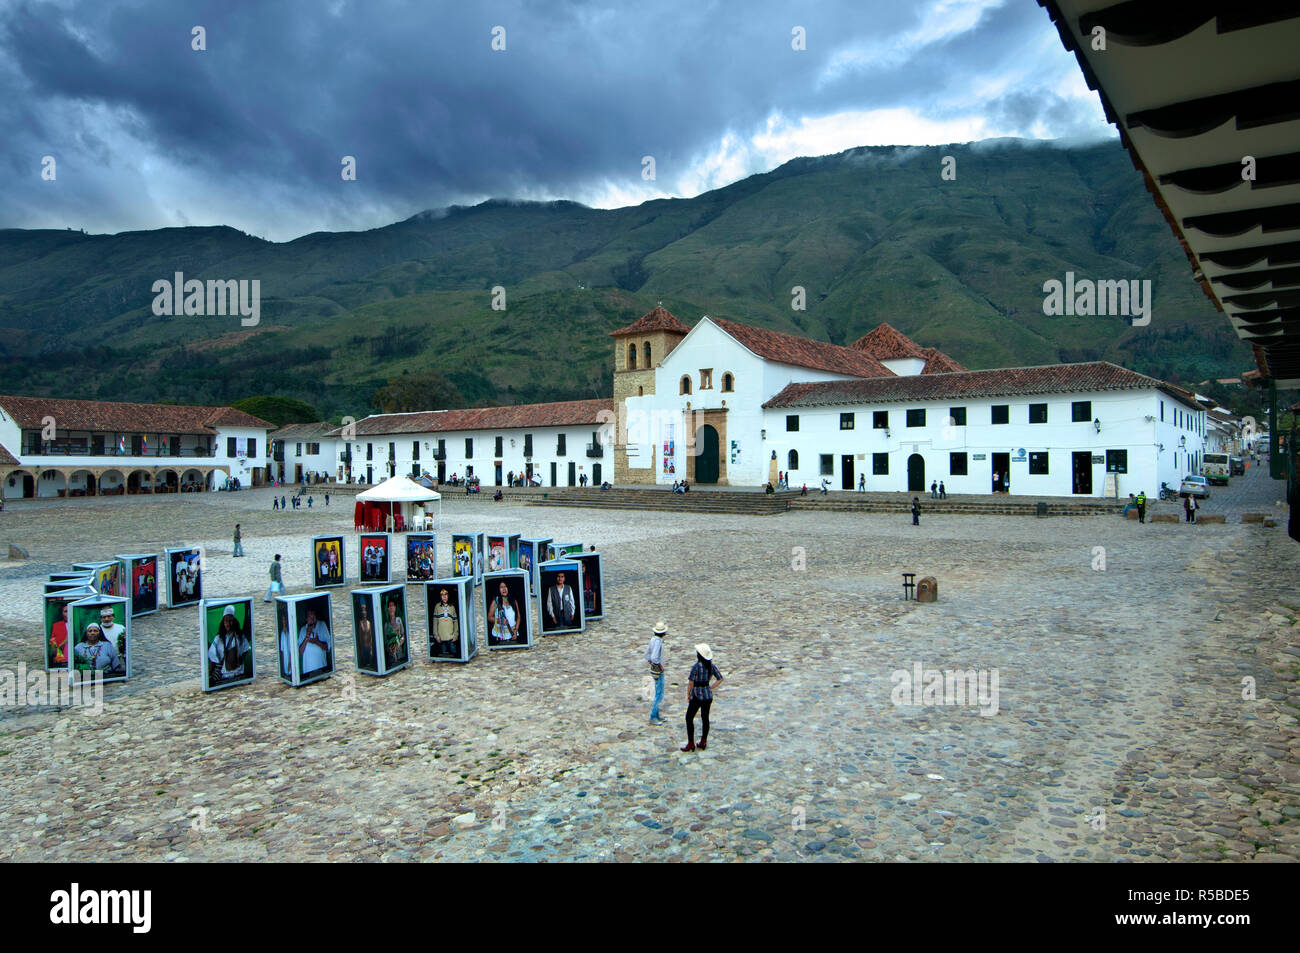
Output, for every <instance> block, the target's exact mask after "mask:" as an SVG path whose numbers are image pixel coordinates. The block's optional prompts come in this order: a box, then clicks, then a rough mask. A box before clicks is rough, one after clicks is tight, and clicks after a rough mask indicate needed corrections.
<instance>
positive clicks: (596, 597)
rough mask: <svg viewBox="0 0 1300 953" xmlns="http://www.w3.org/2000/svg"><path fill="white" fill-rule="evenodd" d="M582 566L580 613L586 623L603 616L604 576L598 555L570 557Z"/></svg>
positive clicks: (583, 554)
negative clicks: (584, 617)
mask: <svg viewBox="0 0 1300 953" xmlns="http://www.w3.org/2000/svg"><path fill="white" fill-rule="evenodd" d="M570 558H572V559H574V560H576V561H577V562H578V563H579V564H580V565H581V566H582V613H583V615H585V616H586V617H587V621H588V622H591V621H592V620H594V619H601V618H604V616H605V591H604V586H603V583H604V579H605V575H604V573H603V572H602V571H601V564H600V553H579V554H576V555H574V556H572V557H570Z"/></svg>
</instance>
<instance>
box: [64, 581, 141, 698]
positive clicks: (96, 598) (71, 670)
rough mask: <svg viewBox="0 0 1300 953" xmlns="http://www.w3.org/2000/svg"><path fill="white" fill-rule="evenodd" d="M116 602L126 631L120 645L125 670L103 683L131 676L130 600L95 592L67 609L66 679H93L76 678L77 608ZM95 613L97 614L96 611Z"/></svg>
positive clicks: (73, 680)
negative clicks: (122, 650) (120, 607)
mask: <svg viewBox="0 0 1300 953" xmlns="http://www.w3.org/2000/svg"><path fill="white" fill-rule="evenodd" d="M117 604H120V605H121V606H122V614H123V616H124V617H125V618H124V619H123V621H122V628H124V629H125V630H126V632H125V633H124V634H125V635H126V639H125V640H124V641H123V643H122V647H123V649H124V650H125V651H124V652H123V653H122V654H123V655H125V656H126V659H125V662H126V665H125V666H124V668H125V670H126V674H125V675H114V676H112V677H111V678H105V679H104V683H105V684H107V683H109V682H124V681H126V680H127V679H128V678H130V677H131V656H132V654H133V653H132V651H131V600H130V599H128V598H126V597H125V596H105V595H101V594H96V595H93V596H87V597H86V598H84V599H80V600H78V601H76V602H74V603H72V605H71V606H70V607H69V609H68V642H69V643H71V644H70V645H69V646H68V679H69V680H70V681H72V682H73V683H74V684H75V683H77V682H78V681H85V682H90V681H93V679H80V680H79V679H78V678H77V672H78V671H79V670H78V669H77V667H76V663H75V661H74V657H75V651H74V647H75V645H76V641H77V636H76V632H77V628H78V627H77V615H78V612H77V610H78V609H79V608H80V609H91V608H94V607H96V606H105V605H117ZM95 614H96V615H98V613H95ZM113 617H114V619H116V618H117V613H116V612H114V613H113ZM114 648H116V646H114Z"/></svg>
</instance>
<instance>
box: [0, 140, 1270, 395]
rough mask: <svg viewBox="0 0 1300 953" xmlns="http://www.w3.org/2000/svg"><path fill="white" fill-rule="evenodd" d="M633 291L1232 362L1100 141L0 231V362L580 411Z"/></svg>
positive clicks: (963, 334) (155, 390)
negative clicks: (235, 302) (947, 177)
mask: <svg viewBox="0 0 1300 953" xmlns="http://www.w3.org/2000/svg"><path fill="white" fill-rule="evenodd" d="M944 155H952V156H954V157H955V158H956V160H957V178H956V180H955V181H943V180H942V179H941V177H940V174H939V172H940V164H941V157H942V156H944ZM177 271H180V272H183V273H184V275H185V277H186V278H187V279H189V278H198V279H208V278H218V279H232V278H233V279H259V280H260V281H261V293H262V302H261V323H260V325H259V326H257V327H255V328H244V327H241V326H240V322H239V318H238V317H218V316H212V317H195V316H189V317H185V316H179V317H156V316H155V315H154V314H153V313H152V310H151V303H152V301H153V298H154V295H153V292H152V290H151V289H152V286H153V283H154V281H156V280H158V279H160V278H166V279H169V280H170V279H171V278H172V276H173V273H174V272H177ZM1066 271H1074V272H1075V273H1076V275H1078V276H1079V277H1081V278H1082V277H1089V278H1098V279H1103V278H1104V279H1121V278H1149V279H1151V280H1152V283H1153V289H1154V312H1153V318H1152V321H1151V324H1150V326H1148V327H1137V328H1135V327H1131V326H1130V325H1129V324H1128V322H1127V321H1126V320H1124V319H1122V318H1104V317H1094V318H1088V317H1068V318H1067V317H1048V316H1045V315H1044V314H1043V311H1042V302H1043V291H1042V285H1043V282H1044V281H1047V280H1048V279H1051V278H1057V279H1062V278H1063V277H1064V274H1065V272H1066ZM497 285H500V286H502V287H504V288H505V289H506V295H507V302H506V303H507V307H506V310H505V311H495V310H493V309H492V307H491V304H492V291H491V289H492V288H493V287H494V286H497ZM795 286H800V287H803V288H804V289H805V290H806V295H807V309H806V310H804V311H795V310H792V308H791V299H792V298H791V296H792V289H793V288H794V287H795ZM658 301H663V303H664V305H665V306H666V307H668V308H669V310H671V311H673V312H674V313H675V314H677V315H678V316H679V317H680V318H682V320H684V321H685V322H687V323H688V324H690V323H694V321H695V320H697V319H698V318H699V316H700V315H701V314H711V315H715V316H718V317H725V318H731V319H733V320H737V321H743V322H747V323H752V324H758V325H761V326H765V327H771V328H776V329H779V330H785V331H791V332H794V333H799V334H805V335H809V336H812V337H816V338H821V339H825V340H830V341H833V342H836V343H848V342H851V341H852V340H853V339H855V338H856V337H858V336H859V335H861V334H863V333H864V332H866V331H867V330H870V329H871V328H872V327H874V326H875V325H876V324H877V323H879V322H880V321H889V322H890V323H891V324H893V325H894V326H895V327H897V328H898V329H899V330H901V331H903V332H904V333H906V334H908V335H910V336H912V337H913V338H915V339H916V340H917V341H918V342H920V343H921V344H924V345H932V346H935V347H938V348H940V349H942V350H944V351H946V352H948V353H949V354H951V355H952V356H953V357H955V358H956V359H958V360H959V361H961V362H963V363H964V364H966V365H967V366H969V367H972V368H978V367H1000V366H1007V365H1016V364H1030V363H1049V362H1055V361H1078V360H1092V359H1099V358H1104V359H1107V360H1112V361H1115V362H1117V363H1120V364H1124V365H1126V366H1128V367H1132V368H1134V369H1136V370H1139V371H1144V372H1147V373H1151V374H1155V375H1157V376H1160V377H1164V378H1166V379H1170V380H1175V381H1179V380H1181V381H1189V382H1190V381H1198V380H1202V379H1204V378H1207V377H1223V376H1229V375H1235V374H1237V373H1239V372H1240V371H1241V370H1242V368H1243V367H1245V366H1247V365H1248V364H1249V362H1250V354H1249V351H1248V349H1247V348H1246V347H1245V346H1244V345H1243V344H1241V343H1240V342H1239V341H1238V340H1237V339H1236V336H1235V335H1234V334H1233V333H1232V332H1231V330H1230V329H1229V327H1228V323H1227V321H1226V320H1224V318H1223V317H1222V316H1221V315H1220V314H1218V313H1217V312H1216V311H1215V309H1214V308H1213V306H1212V305H1211V304H1210V302H1209V301H1208V299H1206V298H1205V297H1204V295H1202V293H1201V291H1200V289H1199V287H1198V286H1197V285H1196V284H1195V283H1194V282H1193V281H1192V279H1191V275H1190V269H1189V267H1188V263H1187V260H1186V258H1185V256H1184V255H1183V253H1182V251H1181V249H1180V248H1179V246H1178V243H1177V242H1176V241H1175V239H1174V238H1173V236H1172V234H1171V233H1170V231H1169V228H1168V227H1167V225H1166V224H1165V223H1164V221H1163V220H1162V219H1161V217H1160V214H1159V213H1158V211H1157V210H1156V208H1155V206H1154V204H1153V203H1152V202H1151V199H1150V196H1149V195H1148V194H1147V192H1146V190H1145V189H1144V187H1143V184H1142V179H1141V176H1140V175H1139V174H1138V173H1137V172H1135V171H1134V169H1133V167H1132V164H1131V163H1130V161H1129V159H1128V156H1127V155H1126V154H1125V153H1124V151H1123V150H1122V149H1121V148H1120V146H1119V145H1118V144H1113V143H1108V144H1101V145H1096V146H1091V147H1086V148H1069V149H1067V148H1061V147H1057V146H1051V145H1024V144H1017V143H996V142H994V143H977V144H972V145H963V146H946V147H941V148H915V149H913V148H906V149H894V148H892V147H881V148H863V149H855V150H850V151H849V152H845V153H841V154H839V155H835V156H826V157H821V158H811V159H796V160H794V161H792V162H789V163H786V164H785V165H783V166H781V167H780V168H778V169H775V170H774V171H772V172H770V173H767V174H764V175H756V176H751V177H750V178H747V179H744V180H742V181H740V182H737V183H735V184H733V185H731V186H728V187H726V188H723V189H719V190H716V191H713V192H709V193H706V194H704V195H701V196H698V197H696V198H693V199H681V200H663V201H654V202H647V203H645V204H643V205H640V206H636V207H633V208H623V209H615V210H610V211H605V210H597V209H589V208H586V207H584V206H581V205H577V204H574V203H570V202H554V203H518V202H510V201H504V200H502V201H492V202H487V203H484V204H483V205H479V206H475V207H473V208H460V207H453V208H451V209H445V210H439V211H436V212H424V213H420V214H418V215H415V216H413V217H412V218H410V219H407V220H406V221H403V222H398V223H395V224H393V225H390V226H387V227H385V228H379V229H373V230H370V231H364V232H341V233H317V234H312V235H306V236H304V237H302V238H299V239H297V240H295V241H292V242H286V243H280V244H276V243H271V242H265V241H262V240H260V239H256V238H253V237H250V236H248V235H245V234H243V233H241V232H238V231H236V230H234V229H230V228H224V227H218V228H172V229H159V230H156V231H150V232H131V233H123V234H119V235H85V234H82V233H80V232H72V231H67V232H57V231H27V230H16V229H10V230H0V328H3V333H2V335H0V366H2V367H3V373H4V377H5V381H6V384H5V386H6V388H7V389H8V390H9V391H11V392H15V393H24V394H50V395H59V396H65V397H87V398H99V399H121V400H171V401H186V402H196V403H226V402H231V401H235V400H238V399H240V398H243V397H248V396H251V395H255V394H257V395H261V394H267V395H271V394H273V395H279V396H283V397H291V398H295V399H298V400H302V401H305V402H307V403H308V404H311V405H312V406H314V407H316V408H317V409H318V410H319V411H320V413H321V414H322V415H324V416H327V417H336V416H338V415H340V414H346V413H352V414H358V413H359V412H367V411H368V410H369V409H370V408H371V398H372V396H373V395H374V393H375V392H376V391H377V390H378V389H379V388H380V387H382V386H383V385H384V384H385V383H386V382H387V381H388V380H389V379H391V378H393V377H397V376H400V375H401V374H403V373H404V372H410V373H417V372H427V371H437V372H439V373H441V374H443V375H444V376H446V377H447V378H448V379H449V380H451V381H452V382H453V383H454V384H455V386H456V388H457V389H458V390H459V391H460V392H461V394H463V395H464V398H465V401H466V402H467V403H516V402H520V401H534V400H558V399H565V398H580V397H592V396H598V395H601V394H607V393H609V392H610V390H611V380H610V378H611V370H610V362H611V358H612V353H613V348H612V342H611V341H610V339H609V337H608V332H609V331H611V330H613V329H614V328H617V327H619V326H621V325H623V324H627V323H630V322H631V321H633V320H635V319H636V318H637V317H639V316H640V315H641V314H643V313H644V312H645V311H647V310H649V309H650V308H651V307H653V306H654V305H655V304H656V303H657V302H658Z"/></svg>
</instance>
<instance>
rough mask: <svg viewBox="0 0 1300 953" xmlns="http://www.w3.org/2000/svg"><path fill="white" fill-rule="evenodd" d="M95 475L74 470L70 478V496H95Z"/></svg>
mask: <svg viewBox="0 0 1300 953" xmlns="http://www.w3.org/2000/svg"><path fill="white" fill-rule="evenodd" d="M95 488H96V483H95V474H93V473H91V472H90V471H89V470H74V471H72V475H71V476H70V477H68V496H94V495H95Z"/></svg>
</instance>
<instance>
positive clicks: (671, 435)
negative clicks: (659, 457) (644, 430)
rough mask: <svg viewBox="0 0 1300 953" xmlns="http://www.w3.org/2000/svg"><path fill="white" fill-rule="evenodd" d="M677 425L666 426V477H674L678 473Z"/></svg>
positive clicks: (669, 424)
mask: <svg viewBox="0 0 1300 953" xmlns="http://www.w3.org/2000/svg"><path fill="white" fill-rule="evenodd" d="M675 428H676V425H675V424H673V423H668V424H665V425H664V475H665V476H672V475H674V474H676V473H677V462H676V461H677V434H676V432H675Z"/></svg>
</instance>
